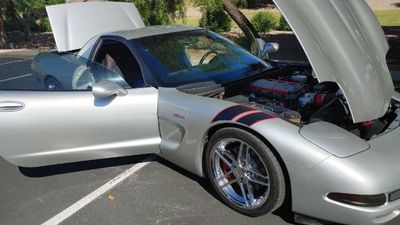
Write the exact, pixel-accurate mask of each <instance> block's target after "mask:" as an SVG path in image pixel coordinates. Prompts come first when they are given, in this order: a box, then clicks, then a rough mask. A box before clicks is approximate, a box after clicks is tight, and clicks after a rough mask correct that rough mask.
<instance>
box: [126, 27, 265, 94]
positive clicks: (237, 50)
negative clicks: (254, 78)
mask: <svg viewBox="0 0 400 225" xmlns="http://www.w3.org/2000/svg"><path fill="white" fill-rule="evenodd" d="M132 43H133V44H134V46H135V47H136V48H137V49H138V50H139V52H140V54H141V57H142V59H143V60H144V61H145V62H146V64H147V65H151V66H150V68H149V69H150V70H151V71H152V74H153V76H155V77H154V78H155V80H156V81H157V82H158V83H159V85H160V86H165V87H176V86H180V85H185V84H189V83H194V82H203V81H213V82H215V83H218V84H223V83H226V82H230V81H233V80H237V79H241V78H244V77H247V76H251V75H252V74H255V73H259V72H260V71H264V70H266V69H269V68H271V66H270V65H269V64H267V63H266V62H265V61H262V60H260V59H258V58H257V57H255V56H254V55H252V54H251V53H249V52H248V51H246V50H244V49H243V48H241V47H239V46H238V45H236V44H234V43H233V42H231V41H229V40H227V39H225V38H223V37H221V36H219V35H217V34H215V33H212V32H208V31H205V30H196V31H184V32H177V33H171V34H161V35H157V36H150V37H143V38H140V39H136V40H132Z"/></svg>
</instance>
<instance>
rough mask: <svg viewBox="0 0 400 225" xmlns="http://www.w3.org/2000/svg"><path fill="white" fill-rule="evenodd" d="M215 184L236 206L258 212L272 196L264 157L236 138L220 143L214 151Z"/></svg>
mask: <svg viewBox="0 0 400 225" xmlns="http://www.w3.org/2000/svg"><path fill="white" fill-rule="evenodd" d="M210 156H211V157H210V160H211V163H210V165H211V172H212V176H213V181H214V183H215V185H216V186H217V188H218V189H219V190H220V191H221V192H222V193H223V194H224V195H225V197H226V198H227V199H228V200H229V201H230V202H232V203H233V204H235V205H236V206H238V207H240V208H244V209H255V208H258V207H259V206H262V205H263V204H264V203H265V202H266V201H267V199H268V197H269V194H270V176H269V173H268V169H267V166H266V165H265V163H264V162H263V160H262V158H261V157H260V155H259V154H258V153H257V152H256V151H255V150H254V149H253V148H252V147H251V146H250V145H249V144H247V143H245V142H244V141H242V140H238V139H234V138H226V139H222V140H220V141H219V142H217V143H216V144H215V145H214V146H213V148H212V151H211V155H210Z"/></svg>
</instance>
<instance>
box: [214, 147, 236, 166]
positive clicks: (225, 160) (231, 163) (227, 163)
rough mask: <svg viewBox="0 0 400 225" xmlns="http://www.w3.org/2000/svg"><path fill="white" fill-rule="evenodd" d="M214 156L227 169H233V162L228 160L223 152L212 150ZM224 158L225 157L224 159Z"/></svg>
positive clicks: (227, 156) (228, 157)
mask: <svg viewBox="0 0 400 225" xmlns="http://www.w3.org/2000/svg"><path fill="white" fill-rule="evenodd" d="M214 151H215V154H217V155H218V157H219V158H220V159H221V160H222V161H223V162H224V163H225V164H226V165H227V166H228V167H229V169H231V170H233V169H234V161H232V160H231V159H230V156H229V155H228V154H226V153H225V151H221V152H220V151H219V150H218V149H216V150H214ZM225 156H226V157H225Z"/></svg>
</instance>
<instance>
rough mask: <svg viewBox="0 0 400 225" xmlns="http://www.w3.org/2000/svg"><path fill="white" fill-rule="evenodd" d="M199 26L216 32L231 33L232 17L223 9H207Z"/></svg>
mask: <svg viewBox="0 0 400 225" xmlns="http://www.w3.org/2000/svg"><path fill="white" fill-rule="evenodd" d="M199 26H200V27H204V28H207V29H209V30H212V31H214V32H226V31H230V30H231V27H232V24H231V20H230V17H229V16H228V15H227V14H226V13H225V11H224V9H223V8H222V7H218V8H206V9H205V10H204V12H203V15H202V17H201V18H200V21H199Z"/></svg>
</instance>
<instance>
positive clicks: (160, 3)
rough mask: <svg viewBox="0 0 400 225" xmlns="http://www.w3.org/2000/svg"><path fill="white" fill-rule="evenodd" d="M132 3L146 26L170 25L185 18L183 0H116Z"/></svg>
mask: <svg viewBox="0 0 400 225" xmlns="http://www.w3.org/2000/svg"><path fill="white" fill-rule="evenodd" d="M113 1H115V0H113ZM117 1H119V2H133V3H135V6H136V7H137V9H138V10H139V12H140V14H141V16H142V18H143V21H144V23H145V24H146V25H161V24H170V23H171V22H173V21H175V20H176V19H181V18H184V17H185V10H186V6H185V0H117Z"/></svg>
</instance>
